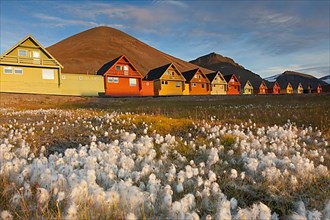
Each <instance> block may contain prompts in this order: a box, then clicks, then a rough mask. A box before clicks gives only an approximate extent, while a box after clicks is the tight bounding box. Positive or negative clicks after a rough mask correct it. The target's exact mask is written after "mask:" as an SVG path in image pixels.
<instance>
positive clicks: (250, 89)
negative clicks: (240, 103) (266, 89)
mask: <svg viewBox="0 0 330 220" xmlns="http://www.w3.org/2000/svg"><path fill="white" fill-rule="evenodd" d="M242 94H244V95H251V94H253V86H252V84H251V83H250V81H249V80H248V81H246V83H245V85H244V87H243V90H242Z"/></svg>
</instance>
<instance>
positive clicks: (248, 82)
mask: <svg viewBox="0 0 330 220" xmlns="http://www.w3.org/2000/svg"><path fill="white" fill-rule="evenodd" d="M246 85H248V86H250V87H252V88H253V86H252V84H251V83H250V80H248V81H246V83H245V85H244V87H245V86H246Z"/></svg>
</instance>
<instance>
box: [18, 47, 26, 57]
mask: <svg viewBox="0 0 330 220" xmlns="http://www.w3.org/2000/svg"><path fill="white" fill-rule="evenodd" d="M18 56H20V57H26V56H27V50H22V49H20V50H18Z"/></svg>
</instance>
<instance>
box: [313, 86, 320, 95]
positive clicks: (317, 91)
mask: <svg viewBox="0 0 330 220" xmlns="http://www.w3.org/2000/svg"><path fill="white" fill-rule="evenodd" d="M313 92H315V93H318V94H319V93H322V86H321V84H318V85H317V87H316V89H315V91H313Z"/></svg>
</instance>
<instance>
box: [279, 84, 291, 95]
mask: <svg viewBox="0 0 330 220" xmlns="http://www.w3.org/2000/svg"><path fill="white" fill-rule="evenodd" d="M281 93H283V94H293V87H292V85H291V83H290V82H289V83H288V84H287V85H286V86H283V87H282V86H281Z"/></svg>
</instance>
